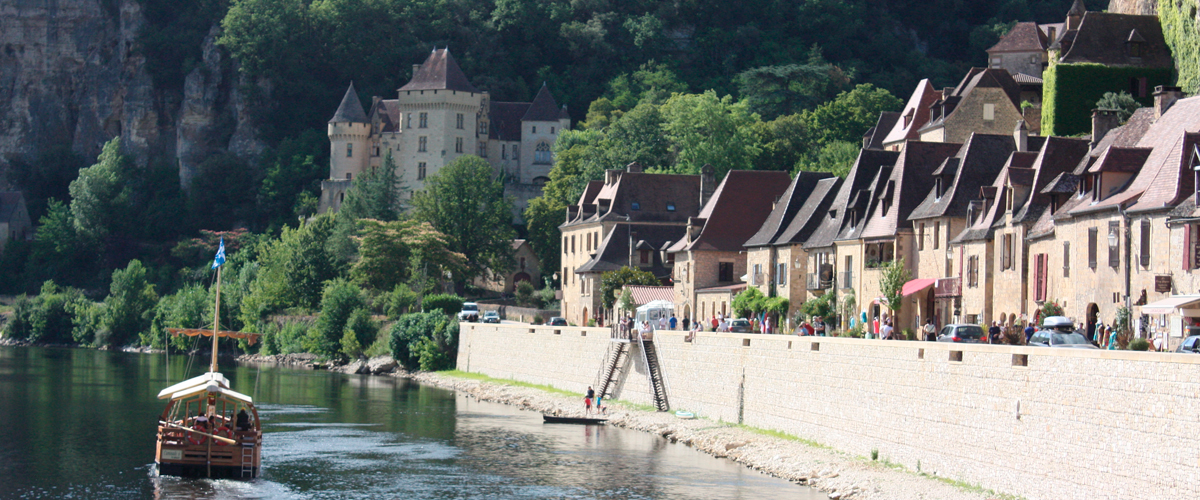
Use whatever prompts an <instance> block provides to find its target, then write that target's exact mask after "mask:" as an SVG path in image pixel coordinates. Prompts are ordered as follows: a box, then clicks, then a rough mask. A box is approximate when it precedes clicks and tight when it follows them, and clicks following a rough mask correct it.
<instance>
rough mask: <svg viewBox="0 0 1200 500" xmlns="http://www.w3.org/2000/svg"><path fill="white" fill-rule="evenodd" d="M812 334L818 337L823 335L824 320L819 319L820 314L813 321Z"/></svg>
mask: <svg viewBox="0 0 1200 500" xmlns="http://www.w3.org/2000/svg"><path fill="white" fill-rule="evenodd" d="M813 334H814V335H816V336H818V337H824V336H825V320H824V319H821V317H820V316H817V319H816V320H815V321H814V322H813Z"/></svg>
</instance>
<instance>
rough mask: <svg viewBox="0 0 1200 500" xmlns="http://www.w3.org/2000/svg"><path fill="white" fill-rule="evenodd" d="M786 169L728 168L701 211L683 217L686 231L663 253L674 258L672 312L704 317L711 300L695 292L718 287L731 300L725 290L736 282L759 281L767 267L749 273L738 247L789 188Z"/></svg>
mask: <svg viewBox="0 0 1200 500" xmlns="http://www.w3.org/2000/svg"><path fill="white" fill-rule="evenodd" d="M790 184H791V178H790V177H789V176H788V173H787V172H779V171H763V170H731V171H729V173H728V174H726V175H725V179H724V180H722V181H721V184H720V185H719V186H718V187H717V189H716V191H715V192H714V193H713V195H712V198H710V199H709V200H708V202H707V203H705V204H704V208H703V209H702V210H701V211H700V215H699V216H697V217H692V218H689V219H688V222H687V232H686V234H685V235H684V237H683V238H681V239H679V240H678V241H677V242H675V243H674V244H672V245H671V246H670V248H668V249H667V253H668V254H670V255H673V256H674V262H675V269H676V275H675V279H674V283H675V310H676V311H677V312H680V313H682V314H683V315H684V316H689V317H691V316H693V315H694V316H695V317H697V318H707V317H709V316H711V315H712V314H713V313H714V312H715V311H713V310H712V305H711V304H712V303H713V300H720V299H719V298H716V299H712V300H710V301H709V302H708V303H703V302H700V301H698V300H697V298H698V297H697V295H698V294H699V293H701V292H702V291H704V290H705V289H709V288H714V289H718V288H719V289H720V290H721V292H720V293H719V294H718V295H720V296H728V297H729V299H730V300H732V295H730V294H733V290H732V289H730V288H728V287H730V286H731V285H737V284H739V283H740V282H749V281H755V280H759V281H763V280H765V277H766V271H765V270H763V269H761V267H760V268H759V269H758V270H757V273H758V274H757V275H756V276H751V275H750V273H751V270H750V269H748V268H747V266H746V251H745V247H744V246H743V245H744V244H745V243H746V241H747V240H749V239H750V237H751V236H753V235H754V233H755V232H757V231H758V229H759V228H760V227H762V225H763V222H764V221H766V219H767V217H768V216H769V215H770V214H771V212H772V209H773V207H774V205H775V204H776V201H777V200H779V199H780V196H781V195H783V194H784V192H785V190H787V188H788V187H789V186H790Z"/></svg>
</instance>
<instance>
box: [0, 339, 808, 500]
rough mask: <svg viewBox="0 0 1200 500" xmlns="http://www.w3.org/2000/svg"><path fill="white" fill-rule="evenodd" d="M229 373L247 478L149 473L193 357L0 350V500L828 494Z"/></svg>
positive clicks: (466, 415) (454, 402)
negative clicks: (168, 396)
mask: <svg viewBox="0 0 1200 500" xmlns="http://www.w3.org/2000/svg"><path fill="white" fill-rule="evenodd" d="M232 365H233V363H232V362H225V363H224V366H222V373H224V374H225V375H226V376H227V377H228V378H229V379H230V381H231V383H232V385H233V388H234V390H237V391H239V392H242V393H246V394H251V395H254V396H255V397H256V398H255V400H256V402H257V404H258V408H259V414H260V416H261V418H262V421H263V432H264V436H263V474H262V477H261V478H259V479H257V480H254V481H245V482H244V481H231V480H220V481H212V480H207V479H179V478H171V477H158V476H157V475H156V474H154V464H153V462H154V432H155V426H156V424H157V420H158V416H159V414H160V413H161V412H162V409H163V404H162V402H161V401H159V400H156V399H155V395H156V394H157V393H158V391H159V390H160V389H162V388H163V387H166V386H168V385H170V384H171V383H175V382H179V381H181V380H183V379H186V378H188V377H190V376H195V375H199V374H200V373H202V372H203V371H205V370H206V369H207V359H206V358H204V357H203V356H200V357H197V358H195V359H190V358H188V357H185V356H173V357H171V358H170V359H169V360H168V359H165V358H164V356H163V355H161V354H159V355H147V354H131V353H119V352H104V351H95V350H88V349H47V348H14V347H0V432H3V433H4V436H3V438H0V499H26V498H29V499H33V498H67V499H86V500H91V499H130V498H184V499H224V498H254V499H257V498H262V499H275V498H282V499H355V498H361V499H372V500H377V499H388V498H406V499H407V498H414V499H418V498H428V499H476V498H478V499H485V498H486V499H493V498H498V499H534V498H536V499H543V498H553V499H558V498H563V499H567V498H571V499H574V498H580V499H583V498H598V499H618V498H619V499H626V498H654V499H660V498H661V499H705V500H709V499H758V498H789V499H802V500H815V499H817V498H826V497H825V496H824V495H822V494H820V493H817V492H814V491H812V490H810V489H807V488H804V487H801V486H796V485H793V484H791V483H789V482H787V481H784V480H781V479H776V478H772V477H769V476H765V475H763V474H760V473H758V472H755V471H752V470H748V469H746V468H744V467H742V466H740V465H737V464H736V463H734V462H732V461H729V460H726V459H716V458H713V457H711V456H708V455H705V454H702V453H700V452H697V451H695V450H692V449H690V448H688V447H686V446H683V445H679V444H671V443H669V442H667V441H666V440H664V439H663V438H661V437H658V436H654V435H650V434H646V433H641V432H636V431H630V430H625V429H618V428H615V427H603V426H601V427H593V426H573V425H546V424H543V423H542V422H541V415H539V414H537V413H533V412H528V411H521V410H517V409H515V408H513V407H510V406H505V405H500V404H496V403H486V402H479V401H474V400H471V399H469V398H466V397H464V396H460V395H456V394H455V393H454V392H453V391H447V390H443V389H439V388H435V387H429V386H423V385H420V384H417V383H414V382H410V381H407V380H402V379H394V378H390V377H368V376H350V375H343V374H338V373H329V372H322V371H307V370H293V369H287V368H277V367H266V366H263V367H256V366H236V367H235V366H232ZM168 371H169V372H170V374H169V380H168Z"/></svg>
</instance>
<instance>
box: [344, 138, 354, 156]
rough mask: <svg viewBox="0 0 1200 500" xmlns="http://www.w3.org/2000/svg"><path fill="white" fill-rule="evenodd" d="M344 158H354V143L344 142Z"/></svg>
mask: <svg viewBox="0 0 1200 500" xmlns="http://www.w3.org/2000/svg"><path fill="white" fill-rule="evenodd" d="M346 158H354V143H351V142H347V143H346Z"/></svg>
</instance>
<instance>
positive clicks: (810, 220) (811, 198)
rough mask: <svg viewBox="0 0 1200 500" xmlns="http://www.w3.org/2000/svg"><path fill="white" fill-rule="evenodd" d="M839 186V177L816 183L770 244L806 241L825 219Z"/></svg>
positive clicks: (840, 179)
mask: <svg viewBox="0 0 1200 500" xmlns="http://www.w3.org/2000/svg"><path fill="white" fill-rule="evenodd" d="M841 186H842V178H841V177H829V178H825V179H821V180H820V181H818V182H817V185H816V186H814V187H813V189H812V192H810V193H809V195H808V198H807V199H806V200H804V205H803V206H801V207H800V210H799V211H798V212H796V215H795V216H793V217H792V219H791V220H790V221H788V223H787V227H785V228H784V229H783V232H782V233H780V234H779V237H777V238H775V241H774V242H772V243H773V244H775V245H790V244H793V243H803V242H804V241H805V240H807V239H808V237H809V236H810V235H812V233H813V231H815V230H816V229H817V227H818V226H819V225H820V224H821V221H822V220H823V219H824V218H825V217H826V214H827V213H828V212H829V207H830V206H831V205H832V204H833V199H834V197H836V196H837V192H838V188H839V187H841Z"/></svg>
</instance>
